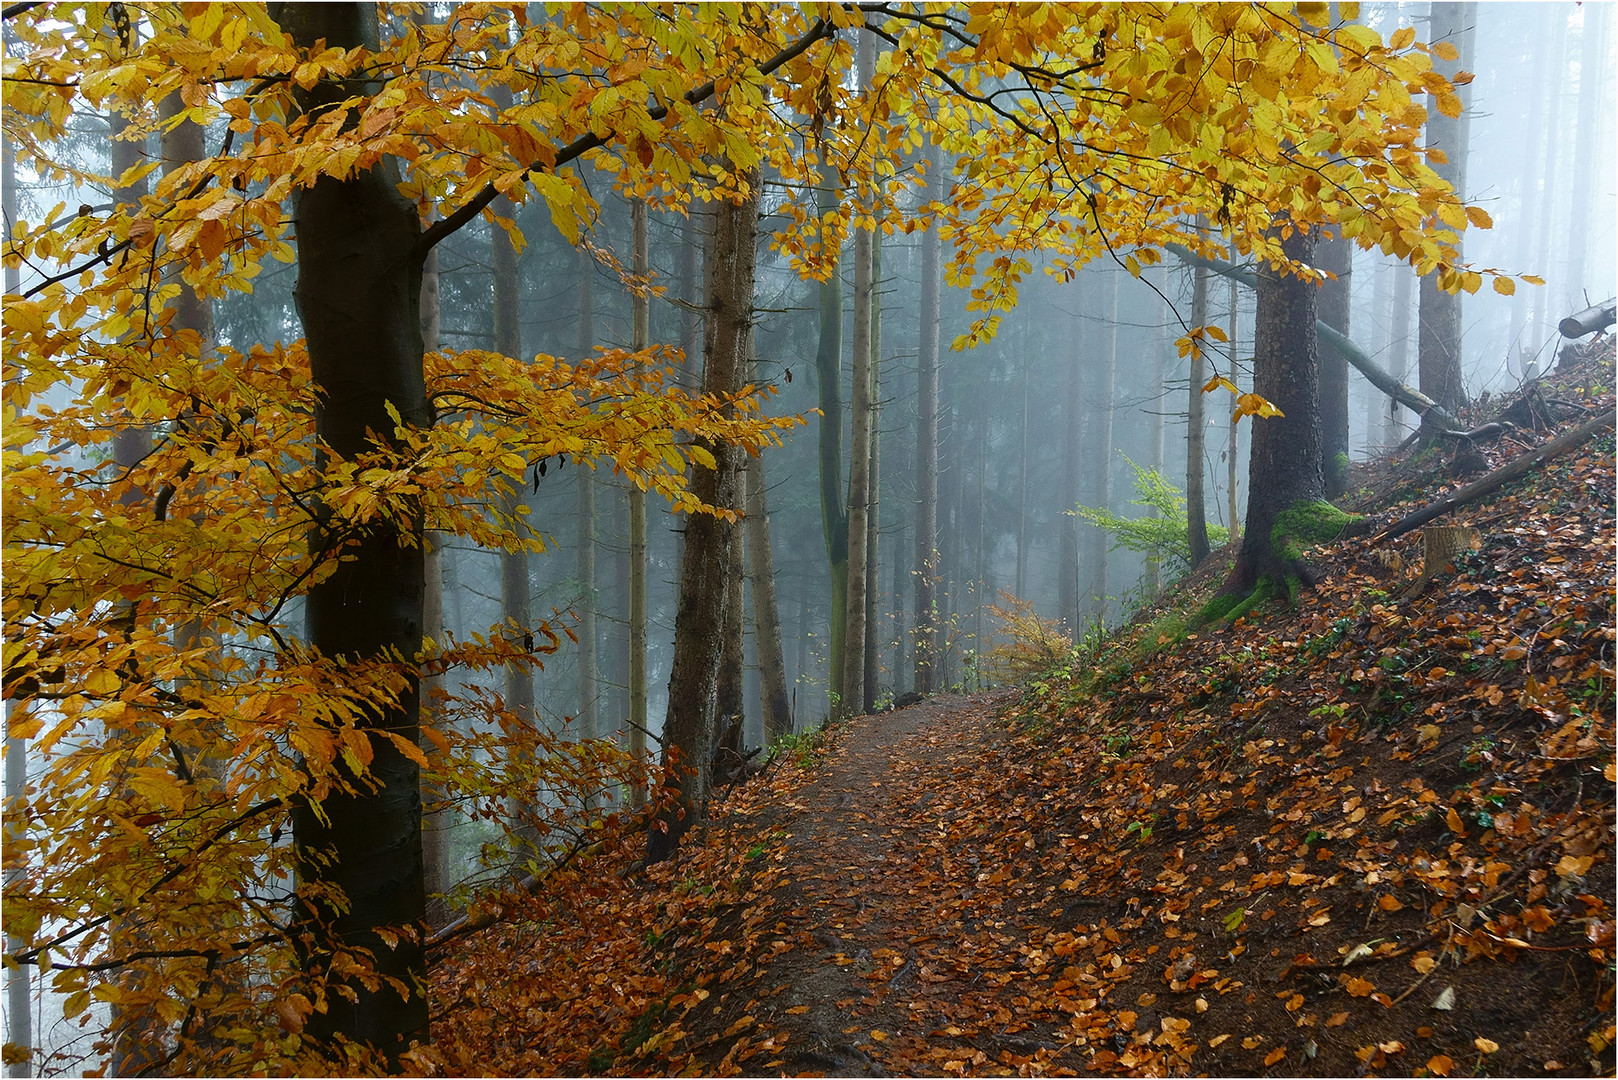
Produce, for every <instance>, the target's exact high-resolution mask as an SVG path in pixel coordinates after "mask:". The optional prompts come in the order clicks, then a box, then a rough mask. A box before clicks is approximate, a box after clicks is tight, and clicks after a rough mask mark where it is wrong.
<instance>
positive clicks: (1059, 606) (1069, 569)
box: [1056, 286, 1084, 640]
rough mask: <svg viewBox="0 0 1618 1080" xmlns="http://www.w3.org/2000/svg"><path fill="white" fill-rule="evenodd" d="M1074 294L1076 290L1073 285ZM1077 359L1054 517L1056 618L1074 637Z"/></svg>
mask: <svg viewBox="0 0 1618 1080" xmlns="http://www.w3.org/2000/svg"><path fill="white" fill-rule="evenodd" d="M1073 291H1074V292H1075V294H1077V293H1078V292H1079V290H1078V287H1076V286H1075V288H1074V290H1073ZM1068 325H1069V326H1071V327H1072V332H1073V339H1074V340H1077V339H1078V336H1079V333H1078V331H1079V322H1078V319H1077V317H1074V318H1072V319H1070V320H1069V324H1068ZM1079 365H1080V358H1079V357H1077V356H1075V357H1073V358H1072V359H1071V360H1070V361H1069V362H1068V364H1067V379H1066V381H1065V382H1064V384H1063V387H1062V392H1063V398H1064V406H1063V409H1062V414H1063V415H1062V420H1063V423H1062V463H1061V472H1060V476H1061V511H1062V516H1061V517H1059V518H1057V521H1058V523H1059V524H1058V526H1057V527H1058V528H1059V529H1060V530H1061V535H1060V537H1059V541H1058V542H1059V549H1058V551H1057V562H1056V610H1057V618H1058V619H1059V620H1060V621H1061V622H1062V624H1063V625H1065V626H1067V627H1068V628H1069V629H1070V630H1072V631H1073V634H1074V637H1075V640H1076V639H1077V635H1078V633H1079V630H1080V629H1081V628H1082V627H1083V625H1084V619H1083V617H1082V613H1081V612H1080V611H1079V528H1080V526H1079V519H1078V517H1076V516H1074V515H1072V514H1069V513H1067V511H1069V510H1072V509H1074V508H1075V507H1077V506H1078V505H1079V498H1080V493H1079V474H1080V472H1079V456H1080V453H1081V451H1082V442H1083V440H1082V435H1083V433H1084V381H1083V379H1082V378H1081V377H1080V366H1079Z"/></svg>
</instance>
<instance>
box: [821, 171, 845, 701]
mask: <svg viewBox="0 0 1618 1080" xmlns="http://www.w3.org/2000/svg"><path fill="white" fill-rule="evenodd" d="M837 202H838V199H837V192H836V190H835V189H833V188H831V187H829V186H827V187H822V188H821V189H820V215H821V218H822V219H824V218H825V217H826V216H827V215H829V214H831V213H834V212H835V211H836V210H837ZM827 261H828V262H829V263H830V264H831V265H830V272H829V274H828V275H827V278H826V280H825V281H823V282H821V283H820V286H819V297H820V326H819V332H820V336H819V344H818V345H817V346H816V349H815V376H816V378H817V380H818V381H819V390H820V525H821V529H822V531H823V532H824V534H825V539H826V563H827V568H828V569H829V570H830V573H831V634H830V638H829V642H828V648H827V653H826V656H827V662H828V664H829V666H830V671H829V674H828V676H827V678H828V681H827V683H826V690H827V694H828V695H829V696H830V698H831V702H832V715H833V716H841V715H846V713H845V709H846V702H847V698H846V697H845V696H844V695H845V693H846V692H847V689H848V688H847V686H846V685H845V682H844V680H845V673H844V660H845V655H844V650H845V648H846V645H847V641H848V504H847V502H845V501H844V498H843V284H842V281H841V280H840V279H839V277H838V268H837V259H836V257H835V255H834V254H833V253H830V252H828V254H827Z"/></svg>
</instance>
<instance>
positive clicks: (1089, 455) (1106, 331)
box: [1081, 268, 1118, 625]
mask: <svg viewBox="0 0 1618 1080" xmlns="http://www.w3.org/2000/svg"><path fill="white" fill-rule="evenodd" d="M1098 278H1099V280H1098V281H1097V282H1096V284H1097V285H1098V286H1100V293H1101V332H1100V339H1099V340H1098V341H1097V343H1096V349H1095V365H1094V367H1093V369H1092V370H1093V371H1094V372H1095V381H1094V385H1093V386H1092V387H1091V394H1090V399H1091V400H1090V412H1091V416H1090V419H1091V424H1090V440H1089V442H1090V446H1089V449H1088V450H1087V451H1086V452H1085V455H1084V456H1085V458H1086V459H1087V462H1086V467H1085V469H1084V472H1085V473H1086V474H1088V475H1089V477H1090V500H1089V502H1090V505H1091V506H1094V507H1095V508H1097V509H1098V510H1111V509H1112V459H1113V458H1114V457H1115V456H1116V455H1114V454H1113V452H1112V405H1113V402H1112V396H1113V390H1114V387H1115V385H1116V383H1117V377H1118V351H1117V350H1118V277H1117V275H1116V274H1114V273H1113V272H1112V270H1111V269H1110V268H1107V269H1104V270H1102V271H1101V272H1100V273H1099V275H1098ZM1084 535H1085V539H1086V543H1085V550H1084V551H1083V552H1082V553H1081V562H1082V563H1083V564H1084V566H1085V567H1087V568H1088V570H1089V581H1088V583H1087V585H1086V588H1085V593H1086V596H1085V598H1084V609H1085V610H1084V621H1085V623H1086V624H1100V625H1105V624H1106V621H1107V593H1108V583H1107V548H1108V546H1109V545H1110V542H1111V538H1110V537H1109V536H1108V535H1107V531H1106V530H1105V529H1102V528H1101V527H1100V526H1097V525H1090V524H1088V523H1086V525H1085V526H1084Z"/></svg>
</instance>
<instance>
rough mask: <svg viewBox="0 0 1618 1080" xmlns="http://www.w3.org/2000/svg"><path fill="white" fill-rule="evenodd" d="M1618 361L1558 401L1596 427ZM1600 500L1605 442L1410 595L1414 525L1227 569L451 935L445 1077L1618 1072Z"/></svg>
mask: <svg viewBox="0 0 1618 1080" xmlns="http://www.w3.org/2000/svg"><path fill="white" fill-rule="evenodd" d="M1611 355H1612V354H1611V352H1610V351H1608V352H1607V353H1606V354H1605V356H1604V357H1601V358H1599V359H1592V360H1591V361H1589V362H1587V363H1586V364H1585V365H1583V366H1581V367H1580V368H1577V369H1575V370H1573V371H1572V372H1571V373H1568V374H1566V375H1564V376H1561V377H1559V378H1558V379H1556V380H1551V382H1550V384H1549V385H1547V386H1545V387H1543V388H1542V389H1543V394H1544V396H1549V397H1555V398H1561V399H1563V400H1567V401H1572V402H1576V403H1577V404H1578V405H1579V406H1581V407H1582V408H1583V409H1584V410H1586V413H1585V416H1592V415H1599V414H1600V412H1601V410H1606V412H1607V413H1608V414H1609V415H1610V414H1611V412H1612V410H1613V408H1614V402H1613V382H1614V378H1613V366H1612V360H1611ZM1487 418H1490V417H1487V416H1480V417H1479V419H1480V420H1481V419H1487ZM1578 422H1580V420H1579V419H1572V420H1570V421H1568V422H1565V423H1563V424H1562V425H1561V430H1567V429H1569V428H1571V427H1573V426H1574V425H1575V424H1576V423H1578ZM1552 434H1554V433H1552V432H1533V431H1516V432H1513V433H1511V434H1509V435H1507V436H1506V437H1505V438H1504V439H1501V440H1499V441H1497V442H1494V443H1492V444H1489V445H1486V446H1482V447H1480V448H1479V451H1478V452H1480V453H1481V454H1482V455H1483V460H1482V461H1481V462H1472V463H1471V465H1472V467H1473V468H1474V469H1477V468H1493V467H1496V466H1498V465H1500V464H1502V463H1503V462H1505V461H1508V460H1510V459H1511V458H1513V457H1515V456H1517V455H1520V454H1522V453H1526V452H1528V451H1529V449H1531V448H1532V447H1533V446H1536V445H1540V444H1542V443H1543V442H1545V441H1546V440H1547V439H1548V438H1549V437H1551V435H1552ZM1448 473H1449V463H1448V462H1446V461H1445V460H1444V459H1443V458H1441V457H1440V456H1438V455H1436V454H1430V455H1426V456H1421V457H1415V458H1413V459H1411V460H1406V461H1401V462H1392V461H1387V460H1384V461H1383V462H1380V463H1378V464H1377V465H1376V466H1375V468H1374V469H1362V470H1357V471H1356V473H1355V482H1356V484H1359V485H1362V486H1361V488H1360V490H1358V491H1357V492H1356V493H1355V494H1354V495H1352V496H1351V497H1350V498H1349V499H1348V500H1346V503H1347V505H1348V506H1349V507H1350V508H1351V509H1355V510H1359V511H1361V512H1364V513H1365V514H1366V515H1367V516H1368V517H1370V518H1372V523H1373V524H1374V525H1375V526H1377V527H1378V528H1381V527H1384V526H1386V525H1387V524H1389V523H1391V522H1393V521H1396V520H1398V519H1399V518H1400V517H1402V516H1404V515H1405V514H1407V513H1409V512H1411V511H1412V510H1415V509H1418V508H1420V507H1421V506H1424V505H1426V504H1427V503H1428V502H1430V501H1431V500H1433V499H1434V498H1437V497H1438V496H1439V495H1441V494H1442V493H1443V492H1445V491H1449V490H1453V489H1455V488H1456V487H1458V486H1460V484H1461V483H1462V481H1456V480H1452V479H1450V477H1449V475H1448ZM1614 493H1615V476H1614V438H1613V434H1612V430H1611V428H1610V427H1608V428H1607V429H1606V430H1605V432H1604V433H1603V434H1601V435H1598V436H1597V437H1595V438H1594V439H1592V440H1591V441H1589V442H1587V443H1585V444H1584V445H1582V446H1580V447H1578V448H1576V449H1574V450H1573V451H1571V452H1570V453H1568V454H1566V455H1564V456H1562V457H1559V458H1556V459H1555V460H1552V461H1549V462H1547V463H1545V464H1543V465H1541V466H1540V467H1539V468H1538V469H1536V470H1535V471H1533V472H1532V473H1530V474H1529V475H1528V476H1526V477H1525V478H1523V479H1520V480H1517V481H1514V482H1512V483H1510V484H1508V485H1506V486H1505V487H1503V488H1501V489H1500V490H1498V491H1496V492H1494V493H1493V494H1492V495H1489V496H1487V497H1485V498H1483V499H1481V500H1480V501H1478V502H1476V503H1474V504H1472V505H1469V506H1466V507H1463V508H1461V509H1460V510H1458V511H1456V512H1454V513H1452V514H1451V515H1449V516H1447V517H1445V518H1441V519H1440V521H1439V523H1440V524H1467V525H1472V526H1474V527H1476V528H1477V529H1478V531H1479V535H1478V539H1477V544H1478V546H1477V547H1476V548H1475V549H1474V550H1470V551H1466V552H1463V553H1462V554H1461V555H1460V556H1457V557H1456V559H1455V561H1454V566H1453V569H1452V570H1450V571H1441V572H1439V573H1437V574H1435V575H1434V576H1433V577H1432V579H1431V580H1430V581H1425V582H1423V583H1422V584H1421V587H1419V588H1418V587H1417V584H1416V582H1417V577H1418V574H1417V571H1418V570H1419V569H1420V567H1421V562H1422V559H1421V540H1420V533H1419V531H1418V532H1416V533H1413V534H1411V535H1410V536H1406V537H1403V538H1401V539H1399V540H1395V541H1392V542H1390V543H1387V544H1383V545H1380V546H1375V545H1372V544H1371V543H1369V542H1368V541H1367V540H1366V539H1365V538H1364V537H1360V538H1356V539H1346V540H1342V541H1340V542H1338V543H1335V544H1331V545H1327V546H1324V547H1322V548H1318V549H1316V550H1315V551H1314V552H1312V553H1311V560H1312V561H1313V562H1314V564H1315V565H1316V566H1317V567H1319V568H1320V569H1321V570H1322V571H1323V576H1322V580H1321V582H1320V584H1319V585H1318V586H1317V587H1316V588H1315V589H1313V590H1311V591H1308V592H1305V593H1304V594H1303V595H1302V596H1301V597H1300V599H1299V602H1298V604H1297V605H1296V606H1295V607H1287V606H1286V605H1284V604H1276V605H1272V606H1270V607H1267V608H1265V609H1263V610H1259V611H1255V612H1254V613H1252V614H1251V615H1249V616H1247V617H1245V618H1243V619H1240V620H1238V621H1236V622H1235V623H1234V624H1219V625H1213V626H1206V627H1201V628H1196V627H1193V626H1189V625H1188V622H1187V613H1189V612H1192V611H1195V610H1196V608H1197V606H1198V605H1199V604H1200V603H1201V601H1202V600H1203V599H1205V598H1206V597H1207V596H1208V595H1209V594H1211V592H1212V591H1213V590H1214V589H1215V588H1217V586H1218V583H1219V581H1220V578H1221V574H1222V571H1221V569H1220V568H1219V566H1218V565H1217V564H1216V565H1213V566H1205V567H1204V568H1203V569H1202V571H1201V572H1199V573H1198V574H1197V575H1193V577H1192V578H1191V579H1189V580H1188V581H1186V582H1184V583H1182V584H1181V585H1180V586H1179V587H1178V588H1177V589H1176V590H1175V591H1174V592H1172V593H1171V594H1170V595H1168V596H1166V597H1164V598H1163V599H1162V600H1160V601H1159V603H1158V604H1156V605H1155V606H1154V607H1153V608H1152V609H1151V610H1148V611H1144V612H1142V613H1140V614H1139V615H1138V616H1137V618H1136V619H1135V621H1134V622H1133V623H1132V624H1131V625H1130V626H1129V627H1128V628H1126V629H1125V630H1123V631H1121V632H1120V633H1118V634H1117V635H1116V636H1115V637H1114V638H1113V639H1112V640H1111V641H1109V642H1108V643H1106V644H1105V645H1103V646H1102V647H1100V648H1099V649H1096V650H1094V651H1092V652H1089V653H1086V654H1083V655H1081V656H1079V657H1077V658H1075V660H1074V661H1073V662H1072V663H1071V664H1070V665H1069V666H1068V667H1067V668H1066V669H1065V670H1052V671H1047V672H1045V673H1044V674H1043V675H1042V676H1040V677H1039V678H1036V679H1034V680H1032V681H1030V682H1028V683H1026V684H1025V685H1022V686H1017V687H1011V688H1006V689H1001V690H994V691H989V692H984V693H979V694H972V695H941V696H938V697H934V698H932V699H929V700H927V701H924V702H923V703H921V704H919V705H915V706H913V707H911V708H908V709H903V710H899V711H895V712H888V713H881V714H877V715H874V716H868V717H861V718H859V719H857V720H854V721H851V722H849V723H847V724H842V725H838V726H836V727H834V728H831V729H829V730H827V731H825V732H824V733H823V734H821V735H820V736H819V737H818V738H817V739H816V740H814V742H813V743H812V744H809V745H805V746H803V747H801V748H800V749H799V750H798V751H797V752H796V753H795V754H794V755H792V758H791V759H790V760H785V759H783V760H781V761H778V762H777V763H776V766H775V767H773V768H772V769H771V770H770V771H769V772H768V773H767V774H766V775H765V776H763V777H761V778H759V779H757V780H754V781H752V782H750V783H747V784H745V785H742V786H740V787H737V788H734V789H731V790H729V791H726V792H724V793H723V794H722V797H721V799H720V801H719V802H718V804H717V808H716V812H715V814H714V816H713V818H712V820H711V821H709V822H708V823H706V824H705V825H704V826H702V827H701V828H700V829H699V830H697V831H696V832H695V833H693V834H692V836H691V837H690V838H689V839H688V841H687V843H686V845H685V847H684V848H682V851H681V852H680V854H679V855H678V856H677V857H676V858H675V859H674V860H671V861H670V862H668V863H665V864H663V865H660V866H657V867H653V868H650V869H646V868H643V867H640V866H639V865H638V864H637V863H636V862H635V861H634V859H635V857H636V856H637V855H638V854H639V845H638V844H636V843H634V842H633V839H632V838H631V841H629V842H626V843H625V844H624V845H623V846H622V848H621V849H620V848H614V847H611V846H610V845H609V846H608V847H607V848H606V850H604V851H603V852H602V853H601V854H600V855H597V856H596V857H594V858H593V859H591V860H588V861H582V860H581V861H575V862H574V863H572V864H570V865H569V866H568V867H567V868H566V870H565V871H561V872H559V873H558V874H557V875H556V877H555V881H554V883H553V884H552V886H551V887H549V888H547V889H545V890H543V891H542V892H541V894H540V895H538V896H535V897H532V898H528V899H526V900H524V901H522V903H521V904H517V903H515V902H514V903H513V907H512V909H511V911H510V912H508V915H509V916H511V917H508V918H507V919H506V920H505V921H503V922H501V923H500V924H499V925H498V926H496V927H494V928H492V929H490V930H488V931H486V932H484V933H483V934H480V935H478V936H477V937H475V938H469V939H466V940H464V941H462V942H460V943H458V945H457V947H456V952H455V955H453V956H446V957H443V958H442V959H441V962H440V967H439V971H438V974H437V976H436V978H435V1010H436V1016H437V1021H436V1023H437V1026H436V1027H435V1037H436V1041H437V1046H438V1050H437V1051H435V1054H434V1057H435V1058H436V1060H437V1062H438V1067H439V1068H441V1069H443V1070H445V1071H449V1072H466V1071H468V1070H470V1071H472V1072H473V1073H514V1074H522V1073H528V1074H539V1073H550V1074H564V1075H566V1074H574V1075H578V1074H597V1073H610V1074H648V1073H649V1074H704V1075H782V1074H786V1075H806V1074H807V1075H815V1074H819V1075H917V1074H925V1075H942V1074H971V1075H1013V1074H1016V1075H1076V1074H1089V1073H1106V1074H1124V1075H1162V1074H1214V1075H1259V1074H1264V1075H1326V1076H1353V1075H1371V1074H1382V1075H1387V1074H1392V1075H1436V1076H1447V1075H1463V1074H1465V1075H1519V1076H1520V1075H1588V1074H1592V1073H1595V1074H1611V1073H1612V1072H1613V1069H1614V1049H1613V1044H1614V1041H1615V1038H1618V1029H1615V1027H1614V1023H1613V1020H1614V1016H1613V1004H1614V1002H1613V989H1614V987H1613V982H1614V956H1615V951H1614V949H1615V946H1614V908H1613V904H1614V864H1613V852H1614V832H1613V823H1614V815H1613V811H1614V791H1615V789H1614V780H1615V775H1618V774H1615V766H1614V758H1613V749H1614V671H1613V668H1614V640H1615V637H1618V632H1615V630H1614V574H1615V568H1614ZM1227 565H1228V564H1227ZM426 1063H427V1062H426V1060H425V1059H424V1060H423V1064H426Z"/></svg>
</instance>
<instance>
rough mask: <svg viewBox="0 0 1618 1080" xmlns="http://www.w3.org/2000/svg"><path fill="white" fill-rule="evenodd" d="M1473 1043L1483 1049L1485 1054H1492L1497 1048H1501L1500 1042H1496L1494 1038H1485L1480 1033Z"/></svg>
mask: <svg viewBox="0 0 1618 1080" xmlns="http://www.w3.org/2000/svg"><path fill="white" fill-rule="evenodd" d="M1472 1045H1473V1046H1475V1047H1477V1048H1478V1049H1479V1050H1481V1051H1483V1052H1484V1053H1485V1054H1492V1053H1494V1052H1495V1051H1496V1050H1498V1049H1500V1044H1499V1043H1497V1042H1495V1041H1494V1040H1493V1039H1485V1038H1484V1037H1483V1036H1482V1035H1479V1036H1478V1037H1477V1038H1475V1039H1473V1040H1472Z"/></svg>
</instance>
